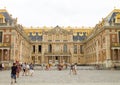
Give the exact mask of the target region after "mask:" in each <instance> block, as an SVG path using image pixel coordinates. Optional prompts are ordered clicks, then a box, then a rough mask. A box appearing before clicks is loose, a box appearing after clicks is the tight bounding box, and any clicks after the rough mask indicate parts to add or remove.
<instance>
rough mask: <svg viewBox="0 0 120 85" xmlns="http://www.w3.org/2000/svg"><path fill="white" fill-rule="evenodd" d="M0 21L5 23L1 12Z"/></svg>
mask: <svg viewBox="0 0 120 85" xmlns="http://www.w3.org/2000/svg"><path fill="white" fill-rule="evenodd" d="M0 23H5V17H4V16H3V15H2V14H0Z"/></svg>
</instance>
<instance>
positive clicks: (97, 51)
mask: <svg viewBox="0 0 120 85" xmlns="http://www.w3.org/2000/svg"><path fill="white" fill-rule="evenodd" d="M98 49H99V48H98V41H96V57H97V60H96V64H98V63H99V61H98V60H99V55H98V53H99V50H98Z"/></svg>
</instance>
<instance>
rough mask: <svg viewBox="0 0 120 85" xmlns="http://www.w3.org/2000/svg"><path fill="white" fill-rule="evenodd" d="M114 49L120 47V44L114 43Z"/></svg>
mask: <svg viewBox="0 0 120 85" xmlns="http://www.w3.org/2000/svg"><path fill="white" fill-rule="evenodd" d="M112 47H120V43H112Z"/></svg>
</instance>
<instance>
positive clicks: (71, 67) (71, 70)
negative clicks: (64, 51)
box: [70, 64, 73, 74]
mask: <svg viewBox="0 0 120 85" xmlns="http://www.w3.org/2000/svg"><path fill="white" fill-rule="evenodd" d="M72 73H73V65H72V64H71V65H70V74H72Z"/></svg>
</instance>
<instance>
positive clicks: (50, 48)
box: [48, 44, 52, 53]
mask: <svg viewBox="0 0 120 85" xmlns="http://www.w3.org/2000/svg"><path fill="white" fill-rule="evenodd" d="M48 52H50V53H51V52H52V45H51V44H50V45H48Z"/></svg>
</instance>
